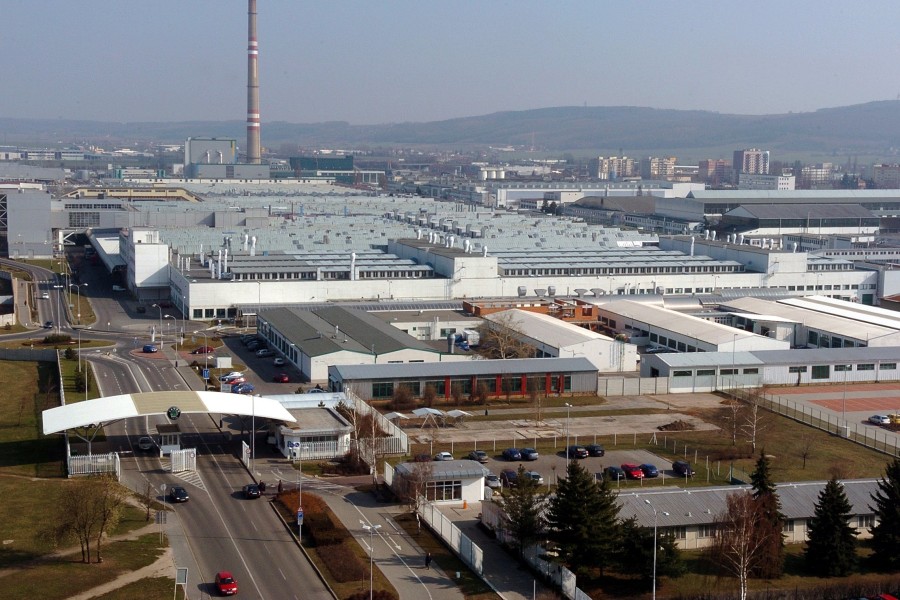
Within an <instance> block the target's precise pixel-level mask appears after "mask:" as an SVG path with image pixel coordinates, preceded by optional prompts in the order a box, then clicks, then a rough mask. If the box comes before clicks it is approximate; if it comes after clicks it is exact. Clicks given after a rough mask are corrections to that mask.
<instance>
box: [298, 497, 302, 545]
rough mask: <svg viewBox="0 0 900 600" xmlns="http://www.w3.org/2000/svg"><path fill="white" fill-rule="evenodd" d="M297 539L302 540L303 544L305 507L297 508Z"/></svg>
mask: <svg viewBox="0 0 900 600" xmlns="http://www.w3.org/2000/svg"><path fill="white" fill-rule="evenodd" d="M297 537H298V538H300V543H301V544H302V543H303V507H302V506H298V507H297Z"/></svg>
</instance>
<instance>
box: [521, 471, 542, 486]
mask: <svg viewBox="0 0 900 600" xmlns="http://www.w3.org/2000/svg"><path fill="white" fill-rule="evenodd" d="M525 477H526V479H530V480H532V481H533V482H535V483H536V484H538V485H544V478H543V477H542V476H541V474H540V473H538V472H537V471H525Z"/></svg>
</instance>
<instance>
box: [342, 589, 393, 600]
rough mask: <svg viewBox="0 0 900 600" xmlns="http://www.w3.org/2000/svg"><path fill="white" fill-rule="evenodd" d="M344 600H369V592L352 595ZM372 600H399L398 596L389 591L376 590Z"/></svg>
mask: <svg viewBox="0 0 900 600" xmlns="http://www.w3.org/2000/svg"><path fill="white" fill-rule="evenodd" d="M344 600H369V592H356V593H355V594H350V595H349V596H347V597H346V598H344ZM372 600H397V596H395V595H393V594H392V593H390V592H389V591H387V590H375V591H374V592H372Z"/></svg>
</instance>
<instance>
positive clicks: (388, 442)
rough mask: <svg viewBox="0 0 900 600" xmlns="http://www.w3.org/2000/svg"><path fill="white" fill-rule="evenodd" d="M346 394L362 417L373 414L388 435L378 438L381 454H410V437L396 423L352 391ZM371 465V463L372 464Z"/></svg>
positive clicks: (345, 392)
mask: <svg viewBox="0 0 900 600" xmlns="http://www.w3.org/2000/svg"><path fill="white" fill-rule="evenodd" d="M344 394H346V396H347V397H348V398H350V399H351V400H353V408H354V410H356V412H358V413H359V414H361V415H368V414H372V415H374V416H375V422H376V423H377V424H378V427H379V428H381V430H382V431H383V432H385V433H386V434H387V437H385V438H378V440H379V442H378V443H379V444H380V447H379V448H378V453H380V454H407V453H408V452H409V436H407V435H406V433H405V432H404V431H403V430H402V429H400V428H399V427H397V425H395V424H394V423H392V422H391V421H389V420H387V419H385V418H384V415H382V414H381V413H380V412H378V411H377V410H375V409H374V408H372V407H371V406H370V405H369V404H368V403H367V402H365V401H364V400H362V399H361V398H360V397H359V396H357V395H356V394H354V393H353V392H352V391H351V390H345V391H344ZM370 464H371V463H370Z"/></svg>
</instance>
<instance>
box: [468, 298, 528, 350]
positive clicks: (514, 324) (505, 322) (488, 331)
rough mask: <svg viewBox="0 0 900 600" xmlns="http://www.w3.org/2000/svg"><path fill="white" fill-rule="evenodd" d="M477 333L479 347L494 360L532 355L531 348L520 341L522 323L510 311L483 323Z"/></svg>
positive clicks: (522, 332) (522, 333)
mask: <svg viewBox="0 0 900 600" xmlns="http://www.w3.org/2000/svg"><path fill="white" fill-rule="evenodd" d="M479 333H480V336H481V346H482V347H484V348H485V349H486V350H487V352H488V354H490V355H491V356H492V357H494V358H502V359H506V358H526V357H528V356H530V355H531V354H532V352H531V347H530V346H529V345H528V344H526V343H525V342H523V341H522V338H523V337H524V331H523V325H522V322H521V321H519V320H518V319H517V318H516V314H515V312H513V311H511V310H508V311H504V312H502V313H497V316H495V317H493V319H492V320H491V321H485V322H484V323H483V324H482V325H481V327H480V329H479Z"/></svg>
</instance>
